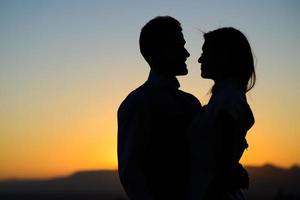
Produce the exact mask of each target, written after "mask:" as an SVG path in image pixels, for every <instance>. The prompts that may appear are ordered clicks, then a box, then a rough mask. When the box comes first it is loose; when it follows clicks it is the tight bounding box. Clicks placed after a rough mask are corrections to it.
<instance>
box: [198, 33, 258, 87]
mask: <svg viewBox="0 0 300 200" xmlns="http://www.w3.org/2000/svg"><path fill="white" fill-rule="evenodd" d="M204 40H205V41H204V44H203V47H202V51H203V53H202V55H201V57H200V58H199V60H198V62H199V63H201V76H202V77H203V78H209V79H213V80H214V81H215V82H218V81H222V80H225V79H228V78H231V79H235V80H237V81H238V82H239V83H241V85H242V87H244V89H245V91H249V90H250V89H252V88H253V86H254V84H255V78H256V77H255V69H254V60H253V55H252V51H251V47H250V44H249V42H248V40H247V38H246V37H245V35H244V34H243V33H241V32H240V31H239V30H237V29H234V28H231V27H228V28H227V27H226V28H220V29H217V30H214V31H211V32H208V33H204Z"/></svg>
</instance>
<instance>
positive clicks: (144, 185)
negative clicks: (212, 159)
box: [118, 71, 201, 200]
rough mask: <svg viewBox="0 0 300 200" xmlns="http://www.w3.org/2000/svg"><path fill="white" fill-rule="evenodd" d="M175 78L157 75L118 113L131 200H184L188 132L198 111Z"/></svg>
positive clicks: (123, 177)
mask: <svg viewBox="0 0 300 200" xmlns="http://www.w3.org/2000/svg"><path fill="white" fill-rule="evenodd" d="M178 88H179V83H178V81H177V79H176V78H175V77H173V78H166V77H163V76H161V75H159V74H157V73H155V72H154V71H151V72H150V75H149V78H148V80H147V81H146V82H145V83H144V84H143V85H142V86H140V87H139V88H137V89H136V90H134V91H133V92H131V93H130V94H129V95H128V96H127V97H126V99H125V100H124V101H123V102H122V104H121V106H120V108H119V110H118V165H119V166H118V168H119V175H120V179H121V183H122V185H123V187H124V189H125V191H126V193H127V195H128V196H129V198H130V199H131V200H136V199H137V200H144V199H149V200H150V199H153V200H154V199H155V200H162V199H164V200H165V199H175V200H176V199H178V200H179V199H181V200H182V199H185V196H186V187H187V170H188V166H187V165H188V154H187V136H186V132H187V127H188V125H189V123H190V122H191V120H192V118H193V117H194V116H195V114H196V113H197V111H198V110H200V108H201V105H200V102H199V101H198V100H197V98H195V97H194V96H193V95H191V94H188V93H186V92H183V91H181V90H179V89H178Z"/></svg>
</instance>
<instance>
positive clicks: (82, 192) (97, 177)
mask: <svg viewBox="0 0 300 200" xmlns="http://www.w3.org/2000/svg"><path fill="white" fill-rule="evenodd" d="M247 170H248V172H249V175H250V178H251V182H250V188H249V190H248V191H244V192H245V195H246V197H247V199H249V200H254V199H255V200H260V199H264V200H269V199H270V200H271V199H272V200H273V199H274V200H275V199H276V200H279V199H285V200H295V199H300V167H299V166H294V167H292V168H290V169H282V168H278V167H275V166H272V165H265V166H262V167H251V166H248V167H247ZM0 199H2V200H6V199H12V200H13V199H46V200H50V199H61V200H62V199H75V200H76V199H78V200H79V199H85V200H94V199H98V200H123V199H124V200H126V196H125V193H124V191H123V189H122V187H121V184H120V182H119V177H118V173H117V171H102V170H99V171H82V172H77V173H74V174H72V175H70V176H67V177H58V178H52V179H47V180H5V181H0Z"/></svg>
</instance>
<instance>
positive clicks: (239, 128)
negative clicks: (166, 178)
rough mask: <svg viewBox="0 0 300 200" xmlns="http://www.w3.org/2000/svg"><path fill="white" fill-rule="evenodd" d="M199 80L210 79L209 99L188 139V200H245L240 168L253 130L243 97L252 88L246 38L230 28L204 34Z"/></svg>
mask: <svg viewBox="0 0 300 200" xmlns="http://www.w3.org/2000/svg"><path fill="white" fill-rule="evenodd" d="M204 40H205V41H204V44H203V47H202V51H203V52H202V55H201V57H200V58H199V60H198V62H199V63H201V76H202V77H203V78H205V79H212V80H213V81H214V83H215V84H214V86H213V88H212V91H211V92H212V96H211V98H210V100H209V102H208V104H207V105H206V106H205V107H204V109H203V111H202V112H201V113H199V114H198V116H197V117H196V118H195V119H194V120H193V122H192V124H191V126H190V129H189V133H188V138H189V151H190V166H191V168H190V176H189V189H188V191H189V192H188V199H190V200H194V199H195V200H196V199H197V200H203V199H205V200H214V199H218V200H219V199H226V200H227V199H228V200H229V199H232V200H235V199H237V200H238V199H244V197H243V194H242V193H241V189H245V188H247V187H248V184H249V178H248V174H247V171H246V170H245V169H244V168H243V167H242V165H241V164H240V163H239V160H240V158H241V156H242V154H243V151H244V150H245V149H246V148H247V147H248V144H247V141H246V139H245V137H246V134H247V131H248V130H249V129H250V128H251V127H252V125H253V124H254V117H253V114H252V111H251V109H250V107H249V105H248V103H247V98H246V93H247V92H248V91H249V90H250V89H252V88H253V86H254V84H255V80H256V79H255V78H256V76H255V70H254V61H253V55H252V51H251V47H250V44H249V42H248V40H247V39H246V37H245V36H244V35H243V34H242V33H241V32H240V31H239V30H236V29H234V28H231V27H226V28H220V29H217V30H214V31H211V32H208V33H205V34H204Z"/></svg>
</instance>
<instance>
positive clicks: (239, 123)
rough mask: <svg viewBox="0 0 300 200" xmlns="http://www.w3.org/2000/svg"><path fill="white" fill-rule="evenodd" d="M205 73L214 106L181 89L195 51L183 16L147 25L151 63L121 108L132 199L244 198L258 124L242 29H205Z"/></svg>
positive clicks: (121, 146)
mask: <svg viewBox="0 0 300 200" xmlns="http://www.w3.org/2000/svg"><path fill="white" fill-rule="evenodd" d="M204 39H205V42H204V44H203V47H202V51H203V52H202V55H201V57H200V58H199V60H198V62H199V63H201V76H202V77H203V78H205V79H212V80H213V81H214V83H215V84H214V86H213V88H212V91H211V92H212V96H211V98H210V100H209V103H208V104H207V105H206V106H203V107H202V106H201V104H200V102H199V101H198V99H197V98H196V97H194V96H193V95H191V94H189V93H186V92H183V91H181V90H179V89H178V88H179V86H180V84H179V82H178V80H177V79H176V76H180V75H186V74H187V73H188V70H187V66H186V64H185V61H186V59H187V58H188V57H189V56H190V54H189V52H188V51H187V50H186V49H185V47H184V45H185V40H184V37H183V34H182V28H181V25H180V23H179V22H178V21H177V20H176V19H174V18H172V17H169V16H159V17H156V18H154V19H152V20H150V21H149V22H148V23H147V24H146V25H145V26H144V27H143V28H142V30H141V34H140V40H139V43H140V51H141V53H142V55H143V57H144V58H145V60H146V61H147V62H148V64H149V66H150V68H151V70H150V74H149V77H148V80H147V81H146V82H145V83H144V84H143V85H141V86H140V87H139V88H137V89H136V90H134V91H133V92H131V93H130V94H129V95H128V96H127V97H126V99H125V100H124V101H123V102H122V104H121V106H120V108H119V110H118V167H119V175H120V179H121V183H122V185H123V187H124V189H125V191H126V193H127V195H128V197H129V199H130V200H185V199H188V200H215V199H226V200H227V199H228V200H229V199H243V198H244V197H243V195H242V193H241V191H240V190H241V189H243V188H247V187H248V181H249V180H248V175H247V172H246V171H245V169H244V168H243V167H242V165H241V164H239V160H240V158H241V156H242V154H243V151H244V150H245V148H247V141H246V139H245V136H246V133H247V131H248V130H249V129H250V128H251V126H252V125H253V124H254V118H253V115H252V112H251V109H250V107H249V105H248V103H247V100H246V92H247V91H249V90H250V89H251V88H252V87H253V86H254V83H255V71H254V63H253V55H252V52H251V48H250V45H249V43H248V41H247V39H246V37H245V36H244V35H243V34H242V33H241V32H240V31H238V30H236V29H234V28H220V29H217V30H215V31H211V32H208V33H205V34H204Z"/></svg>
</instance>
